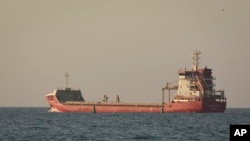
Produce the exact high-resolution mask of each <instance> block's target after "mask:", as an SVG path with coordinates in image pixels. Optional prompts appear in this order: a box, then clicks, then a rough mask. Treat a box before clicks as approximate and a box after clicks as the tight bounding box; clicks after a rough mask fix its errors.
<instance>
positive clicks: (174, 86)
mask: <svg viewBox="0 0 250 141" xmlns="http://www.w3.org/2000/svg"><path fill="white" fill-rule="evenodd" d="M176 82H177V80H175V81H172V82H168V83H166V86H165V87H163V88H162V105H164V104H165V102H164V90H168V102H169V103H170V91H171V90H177V89H178V85H173V86H171V84H173V83H176Z"/></svg>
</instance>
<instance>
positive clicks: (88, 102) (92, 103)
mask: <svg viewBox="0 0 250 141" xmlns="http://www.w3.org/2000/svg"><path fill="white" fill-rule="evenodd" d="M63 104H68V105H94V104H95V105H99V104H100V105H110V104H112V105H156V106H161V105H162V104H161V103H145V102H115V101H110V102H91V101H84V102H83V101H66V102H64V103H63Z"/></svg>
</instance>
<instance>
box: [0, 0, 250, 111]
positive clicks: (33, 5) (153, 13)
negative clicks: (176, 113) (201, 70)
mask: <svg viewBox="0 0 250 141" xmlns="http://www.w3.org/2000/svg"><path fill="white" fill-rule="evenodd" d="M249 35H250V1H249V0H98V1H95V0H88V1H87V0H0V65H1V69H0V106H48V104H47V101H46V100H45V95H46V94H48V93H50V92H52V91H53V89H55V88H64V87H65V78H64V73H65V72H69V75H70V81H69V86H71V87H73V88H76V89H77V88H79V89H81V90H82V92H83V96H84V98H85V99H86V100H89V101H101V100H102V98H103V95H104V94H105V95H107V96H109V100H114V99H115V95H117V94H118V95H119V96H120V99H121V101H128V102H137V101H138V102H161V88H162V87H163V86H164V85H165V83H166V82H171V81H174V80H176V79H177V77H178V75H177V70H178V69H180V68H184V67H187V68H191V65H192V58H191V56H190V55H191V54H192V52H193V51H194V50H195V49H198V50H200V51H201V52H202V54H201V67H204V66H208V67H209V68H212V69H213V75H214V76H215V77H216V82H215V83H216V89H225V94H226V96H227V98H228V105H227V107H248V108H250V102H249V101H250V93H249V91H250V86H249V81H250V74H249V73H250V63H249V61H250V55H249V53H250V36H249Z"/></svg>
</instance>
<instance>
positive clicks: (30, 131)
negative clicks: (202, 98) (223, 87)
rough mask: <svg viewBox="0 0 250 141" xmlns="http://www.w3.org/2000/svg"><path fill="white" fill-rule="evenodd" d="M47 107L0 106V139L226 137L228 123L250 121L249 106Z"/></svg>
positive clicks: (174, 139) (216, 140)
mask: <svg viewBox="0 0 250 141" xmlns="http://www.w3.org/2000/svg"><path fill="white" fill-rule="evenodd" d="M47 111H48V108H0V118H1V120H0V140H10V141H12V140H13V141H16V140H18V141H28V140H31V141H39V140H42V141H43V140H45V141H46V140H63V141H78V140H84V141H86V140H100V141H102V140H107V141H112V140H113V141H117V140H122V141H123V140H125V141H129V140H131V141H137V140H143V141H144V140H155V141H160V140H163V141H166V140H169V141H180V140H185V141H187V140H202V141H203V140H214V141H224V140H226V141H227V140H229V125H230V124H250V109H227V111H226V112H225V113H208V114H198V113H165V114H161V113H159V114H145V113H144V114H138V113H137V114H134V113H133V114H100V113H97V114H93V113H49V112H47Z"/></svg>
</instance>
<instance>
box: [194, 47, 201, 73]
mask: <svg viewBox="0 0 250 141" xmlns="http://www.w3.org/2000/svg"><path fill="white" fill-rule="evenodd" d="M200 54H201V52H200V51H198V50H197V49H196V51H195V52H194V53H193V71H197V70H198V66H199V63H200V62H199V60H200V56H199V55H200Z"/></svg>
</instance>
